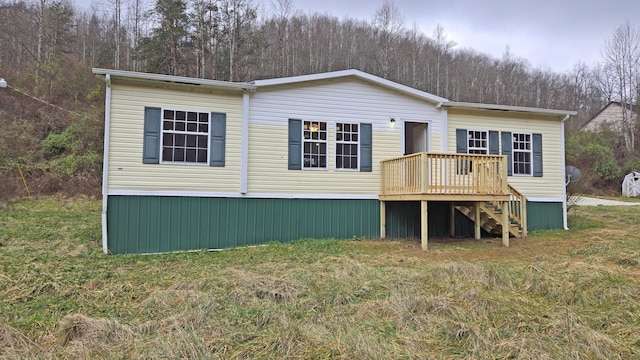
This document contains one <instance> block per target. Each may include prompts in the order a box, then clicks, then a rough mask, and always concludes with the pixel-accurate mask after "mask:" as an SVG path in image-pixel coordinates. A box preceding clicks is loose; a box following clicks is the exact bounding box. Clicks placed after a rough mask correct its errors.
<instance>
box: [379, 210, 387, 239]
mask: <svg viewBox="0 0 640 360" xmlns="http://www.w3.org/2000/svg"><path fill="white" fill-rule="evenodd" d="M386 237H387V209H386V204H385V202H384V201H380V238H381V239H384V238H386Z"/></svg>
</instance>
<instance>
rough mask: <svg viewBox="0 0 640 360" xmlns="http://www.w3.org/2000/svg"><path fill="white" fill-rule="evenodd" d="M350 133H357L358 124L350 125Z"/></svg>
mask: <svg viewBox="0 0 640 360" xmlns="http://www.w3.org/2000/svg"><path fill="white" fill-rule="evenodd" d="M351 131H352V132H354V133H355V132H358V124H353V125H351Z"/></svg>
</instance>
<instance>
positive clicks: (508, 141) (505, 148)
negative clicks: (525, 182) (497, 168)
mask: <svg viewBox="0 0 640 360" xmlns="http://www.w3.org/2000/svg"><path fill="white" fill-rule="evenodd" d="M512 149H513V138H512V137H511V133H510V132H508V131H504V132H502V155H506V156H507V175H509V176H511V175H513V150H512Z"/></svg>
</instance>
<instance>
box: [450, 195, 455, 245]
mask: <svg viewBox="0 0 640 360" xmlns="http://www.w3.org/2000/svg"><path fill="white" fill-rule="evenodd" d="M449 236H451V237H455V236H456V203H454V202H453V201H452V202H450V203H449Z"/></svg>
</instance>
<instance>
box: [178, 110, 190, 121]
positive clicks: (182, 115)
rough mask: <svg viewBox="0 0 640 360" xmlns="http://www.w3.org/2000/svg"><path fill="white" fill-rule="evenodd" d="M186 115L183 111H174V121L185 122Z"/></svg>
mask: <svg viewBox="0 0 640 360" xmlns="http://www.w3.org/2000/svg"><path fill="white" fill-rule="evenodd" d="M186 118H187V114H186V113H185V112H184V111H176V120H185V119H186Z"/></svg>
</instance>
